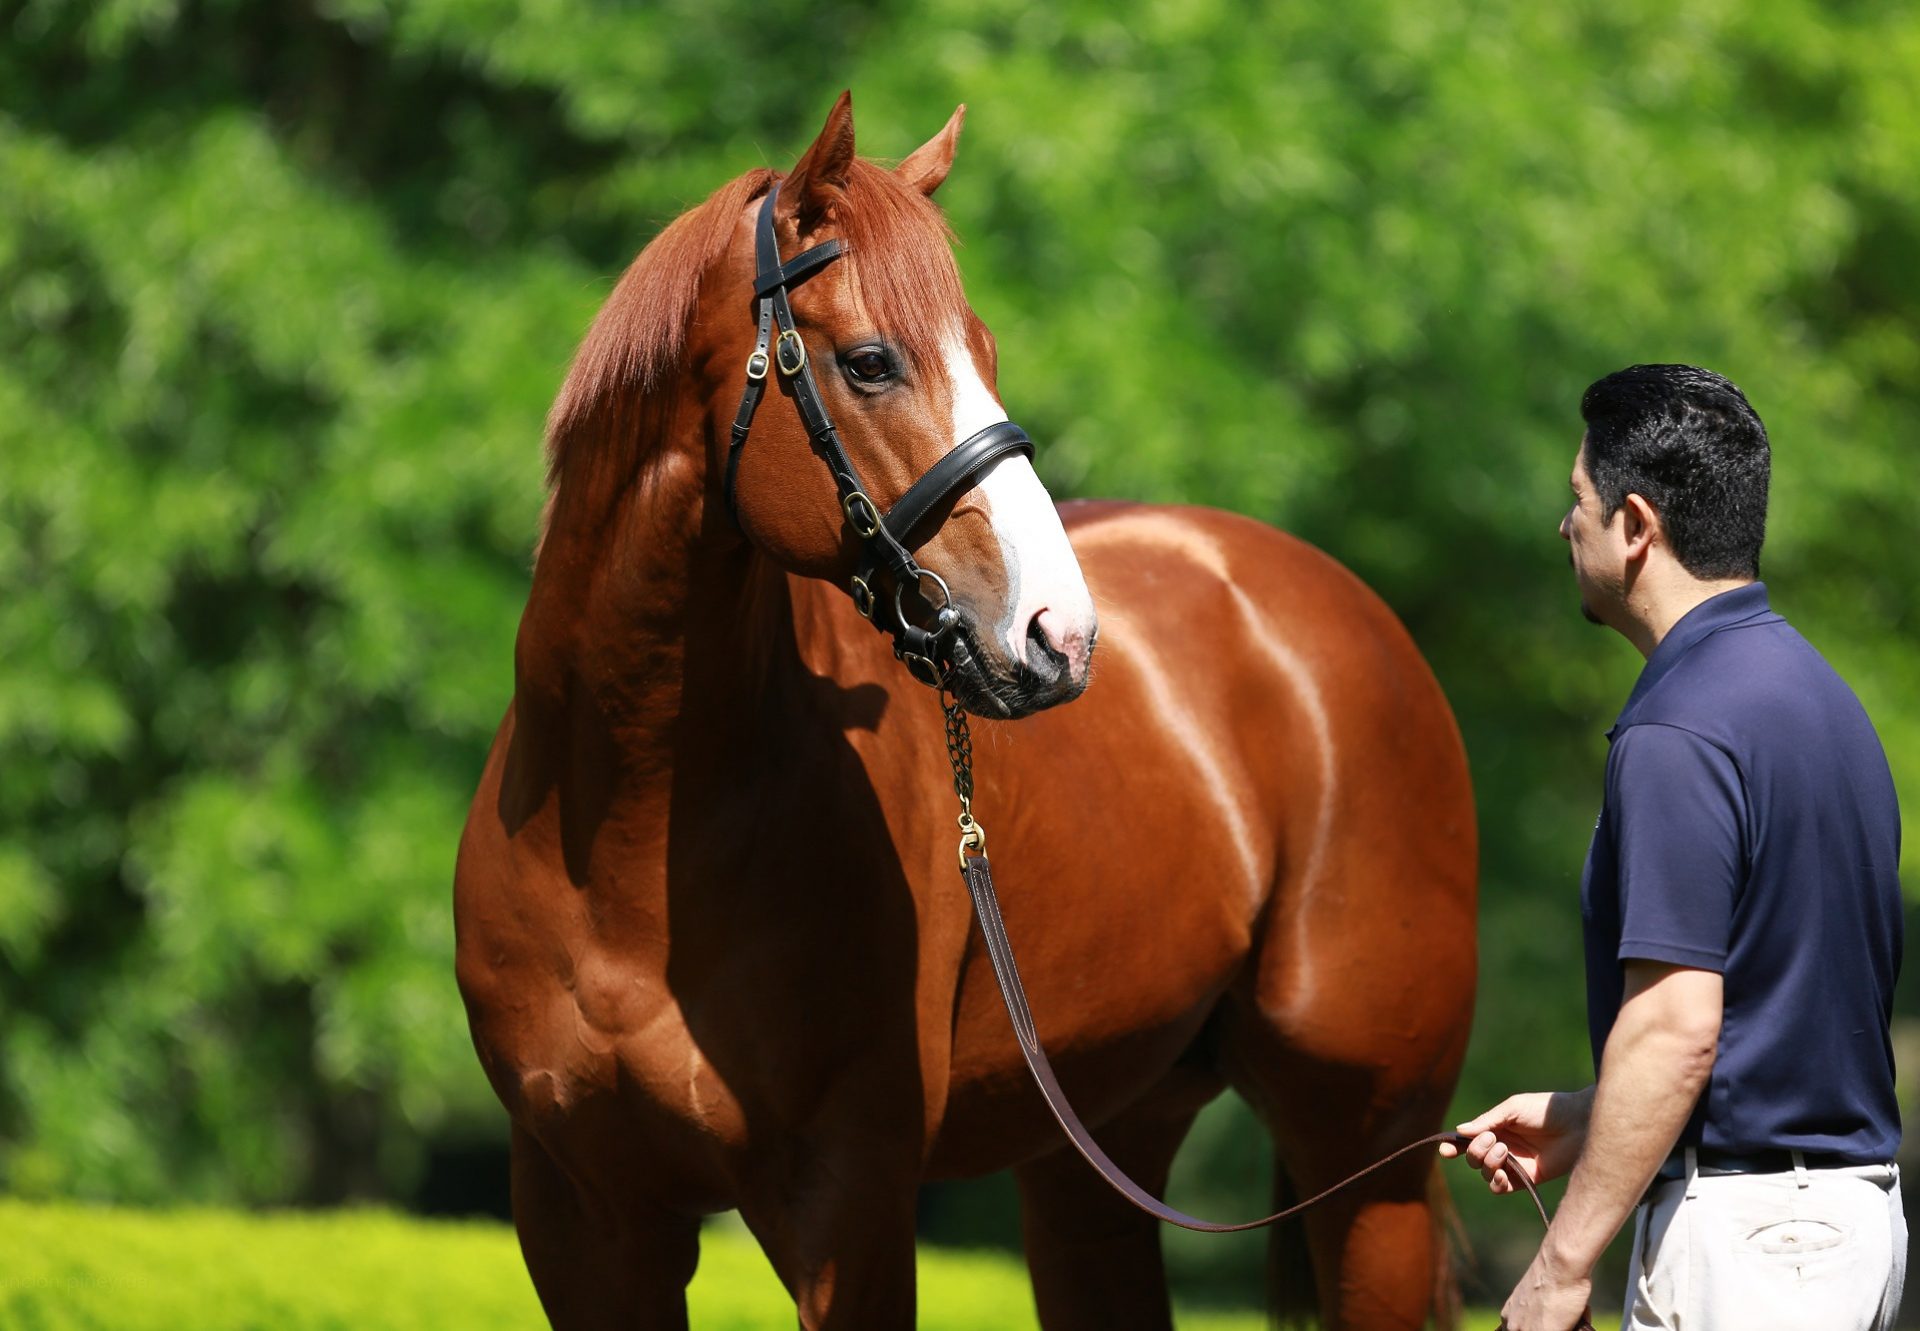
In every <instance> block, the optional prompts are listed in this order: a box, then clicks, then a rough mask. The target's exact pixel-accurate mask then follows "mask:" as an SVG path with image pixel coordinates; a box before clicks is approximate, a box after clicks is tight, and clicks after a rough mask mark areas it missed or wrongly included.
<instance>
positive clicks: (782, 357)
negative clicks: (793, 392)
mask: <svg viewBox="0 0 1920 1331" xmlns="http://www.w3.org/2000/svg"><path fill="white" fill-rule="evenodd" d="M789 346H791V347H792V348H793V352H792V354H791V356H789V354H788V352H787V348H788V347H789ZM773 358H774V359H775V360H777V361H779V362H780V373H782V374H784V375H786V376H787V377H788V378H789V379H791V378H792V377H793V376H794V375H796V374H798V373H800V371H801V370H803V369H805V368H806V365H807V344H806V343H805V342H802V341H801V340H800V334H799V333H798V332H796V331H795V330H793V329H791V328H782V329H781V330H780V338H779V340H778V341H776V342H775V343H774V344H773Z"/></svg>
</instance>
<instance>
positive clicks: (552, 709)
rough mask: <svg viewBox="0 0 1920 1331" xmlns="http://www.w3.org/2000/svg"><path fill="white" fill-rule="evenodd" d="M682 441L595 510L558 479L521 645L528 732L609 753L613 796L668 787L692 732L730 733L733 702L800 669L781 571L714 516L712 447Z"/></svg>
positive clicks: (714, 736) (728, 737)
mask: <svg viewBox="0 0 1920 1331" xmlns="http://www.w3.org/2000/svg"><path fill="white" fill-rule="evenodd" d="M683 442H684V443H685V444H686V446H685V447H680V448H671V449H664V450H662V451H661V452H660V453H658V454H657V455H656V456H655V457H654V458H653V459H652V460H650V461H648V462H647V463H644V464H643V465H642V466H641V467H640V468H639V475H638V476H637V478H636V479H635V480H634V481H633V482H632V483H631V484H629V485H628V486H626V487H625V489H624V490H623V491H622V492H621V493H619V494H618V496H617V497H616V498H614V499H613V501H612V502H610V503H607V504H604V505H601V506H599V507H598V509H597V510H595V509H594V508H593V507H592V506H590V505H588V504H585V503H573V502H571V497H570V496H568V495H567V494H566V493H565V492H564V491H565V485H566V481H565V479H564V478H563V479H562V482H561V486H562V490H561V492H560V493H559V494H557V495H556V500H555V504H554V512H553V517H552V519H551V522H550V525H549V528H548V531H547V535H546V538H545V540H544V541H543V543H542V547H541V551H540V556H539V560H538V563H537V564H536V566H535V570H534V582H533V589H532V592H531V594H530V595H529V598H528V603H527V610H526V613H525V615H524V616H523V618H522V620H521V627H520V638H519V642H518V643H517V645H516V649H515V669H516V682H515V706H516V709H517V712H518V713H519V714H520V716H521V718H522V721H523V727H522V729H523V733H524V731H525V730H527V729H537V731H538V733H539V737H540V741H541V742H543V743H553V744H556V745H559V746H561V747H563V748H565V749H566V750H567V751H568V756H570V757H571V758H572V759H573V760H574V762H575V764H576V765H577V760H578V757H579V755H580V754H583V753H594V754H599V755H601V761H599V762H598V763H596V764H595V767H596V768H597V769H600V770H601V772H602V773H603V775H604V779H605V780H606V781H607V782H608V783H609V784H610V785H611V786H614V787H618V788H620V789H627V790H630V789H633V788H634V787H635V786H636V784H638V785H640V786H644V785H646V784H647V783H650V782H665V781H670V780H671V779H672V777H673V769H674V765H675V761H676V756H677V755H676V745H677V743H678V742H679V741H680V740H681V739H682V737H684V736H687V735H688V734H690V733H691V732H693V731H695V730H698V731H699V732H700V738H701V743H702V744H703V745H709V746H710V745H716V744H717V745H725V744H729V743H732V742H735V741H736V739H737V737H736V736H735V735H732V734H729V733H727V732H728V730H729V729H730V728H735V727H739V726H741V725H742V724H744V723H743V721H742V719H741V718H742V716H743V712H744V709H743V708H742V707H741V706H740V703H741V702H742V701H743V700H748V699H759V698H764V697H766V696H767V695H768V693H769V692H770V691H772V690H775V689H777V687H778V684H779V681H780V679H781V678H782V677H783V676H786V675H789V674H794V673H797V672H798V671H799V669H800V667H799V663H798V655H797V652H796V651H795V650H794V647H793V638H792V634H793V629H792V605H791V601H790V599H789V594H788V590H787V583H786V578H785V576H784V574H783V573H782V572H781V571H780V570H779V569H778V568H776V567H774V566H773V565H772V564H771V563H770V562H769V561H768V560H766V559H765V558H764V557H763V556H761V555H760V554H759V553H758V552H757V551H755V550H754V549H753V548H752V547H751V546H749V545H748V544H747V543H746V542H745V541H743V540H741V539H740V537H739V536H738V534H737V532H735V531H734V529H733V528H732V527H731V525H730V524H727V523H725V522H724V521H721V522H716V521H714V520H713V518H712V516H711V515H710V514H709V513H708V511H707V510H708V502H707V501H708V492H707V487H706V476H705V469H704V464H703V463H701V462H697V461H694V459H697V458H700V457H702V456H703V450H702V448H701V447H700V445H699V444H698V442H697V441H694V440H689V441H683ZM535 718H538V720H537V722H536V725H535V726H533V727H526V726H525V725H524V722H526V721H528V720H534V719H535ZM605 793H606V794H607V795H609V796H610V795H611V794H612V793H614V792H613V791H611V790H610V791H608V792H605Z"/></svg>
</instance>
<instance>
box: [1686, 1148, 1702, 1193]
mask: <svg viewBox="0 0 1920 1331" xmlns="http://www.w3.org/2000/svg"><path fill="white" fill-rule="evenodd" d="M1685 1158H1686V1179H1687V1190H1686V1192H1687V1196H1688V1197H1689V1198H1691V1197H1693V1196H1694V1195H1695V1192H1694V1180H1696V1179H1697V1178H1699V1177H1700V1152H1699V1151H1698V1150H1697V1149H1696V1148H1694V1147H1692V1146H1689V1147H1687V1150H1686V1157H1685Z"/></svg>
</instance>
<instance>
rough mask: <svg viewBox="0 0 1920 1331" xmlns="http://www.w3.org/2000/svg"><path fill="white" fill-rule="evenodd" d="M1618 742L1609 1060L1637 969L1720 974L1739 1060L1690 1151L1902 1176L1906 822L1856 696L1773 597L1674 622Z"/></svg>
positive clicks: (1592, 927) (1605, 818)
mask: <svg viewBox="0 0 1920 1331" xmlns="http://www.w3.org/2000/svg"><path fill="white" fill-rule="evenodd" d="M1607 738H1608V741H1609V742H1610V744H1611V748H1610V750H1609V752H1608V754H1607V771H1606V794H1605V799H1604V803H1603V805H1602V807H1601V812H1600V821H1599V822H1598V824H1596V825H1595V827H1594V832H1593V845H1592V847H1591V848H1590V849H1589V850H1588V852H1587V866H1586V873H1585V876H1584V877H1583V879H1582V882H1581V887H1580V905H1581V914H1582V918H1583V921H1584V925H1585V937H1586V956H1587V1022H1588V1027H1589V1034H1590V1035H1591V1037H1592V1040H1593V1057H1594V1064H1595V1066H1596V1067H1598V1065H1599V1063H1600V1058H1601V1052H1602V1050H1603V1049H1604V1048H1605V1047H1606V1042H1607V1034H1608V1032H1610V1031H1611V1030H1612V1029H1613V1022H1614V1018H1615V1017H1616V1016H1617V1015H1618V1014H1619V1010H1620V999H1621V995H1622V993H1623V990H1624V971H1623V969H1622V965H1621V963H1622V962H1625V961H1628V960H1632V959H1635V958H1644V959H1647V960H1652V961H1664V962H1672V963H1674V964H1677V965H1681V966H1693V967H1698V968H1699V969H1701V970H1710V971H1718V972H1719V973H1720V974H1721V975H1723V976H1724V977H1725V994H1726V999H1725V1015H1724V1016H1723V1018H1722V1021H1721V1028H1720V1050H1719V1054H1718V1056H1717V1058H1716V1060H1715V1062H1714V1066H1713V1077H1712V1080H1711V1081H1710V1082H1709V1083H1708V1086H1707V1089H1706V1092H1705V1094H1703V1095H1702V1096H1701V1098H1700V1103H1699V1104H1698V1106H1696V1108H1695V1110H1694V1113H1693V1117H1692V1119H1691V1120H1690V1121H1689V1122H1688V1124H1687V1127H1686V1131H1685V1132H1684V1134H1683V1135H1682V1136H1681V1138H1680V1141H1681V1144H1682V1145H1688V1146H1705V1147H1707V1148H1710V1149H1716V1150H1721V1151H1728V1152H1735V1153H1740V1154H1748V1153H1752V1152H1755V1151H1762V1150H1768V1149H1782V1148H1798V1149H1801V1150H1805V1151H1821V1152H1827V1153H1831V1154H1834V1155H1838V1156H1840V1157H1842V1158H1843V1159H1845V1160H1848V1161H1851V1162H1856V1163H1863V1164H1864V1163H1869V1162H1875V1161H1883V1160H1891V1159H1892V1158H1893V1153H1894V1149H1895V1147H1897V1146H1898V1145H1899V1143H1900V1110H1899V1106H1898V1105H1897V1104H1896V1103H1895V1100H1894V1093H1893V1046H1892V1043H1891V1040H1890V1039H1889V1034H1888V1023H1889V1021H1890V1016H1891V1012H1892V1006H1893V982H1894V976H1895V975H1896V974H1897V973H1898V971H1899V968H1900V941H1901V939H1900V934H1901V903H1900V881H1899V875H1898V868H1899V863H1900V811H1899V807H1898V804H1897V803H1896V800H1895V796H1894V790H1893V777H1892V774H1891V773H1890V772H1889V771H1888V768H1887V757H1886V753H1885V751H1884V750H1883V749H1882V748H1881V747H1880V740H1879V737H1878V736H1877V735H1876V734H1875V733H1874V730H1873V725H1872V723H1871V722H1870V721H1868V720H1867V714H1866V712H1865V710H1864V709H1862V708H1861V706H1860V702H1859V700H1858V699H1857V698H1855V697H1854V695H1853V691H1852V690H1851V689H1849V688H1848V687H1847V685H1846V682H1845V681H1844V680H1842V679H1841V678H1840V676H1838V675H1837V674H1835V673H1834V672H1833V668H1832V667H1831V666H1829V665H1828V664H1827V663H1826V661H1825V660H1824V659H1823V658H1822V657H1821V655H1820V654H1819V653H1818V652H1816V651H1814V649H1813V648H1812V647H1811V646H1810V645H1809V644H1808V643H1807V641H1806V639H1804V638H1802V637H1801V636H1800V635H1799V634H1798V633H1796V632H1795V631H1794V630H1793V628H1792V627H1791V626H1789V625H1788V623H1787V622H1786V620H1784V619H1782V618H1781V617H1780V616H1779V615H1777V614H1774V613H1773V611H1772V610H1771V609H1770V608H1769V607H1768V605H1767V589H1766V587H1765V585H1764V584H1762V583H1757V582H1756V583H1751V584H1749V585H1747V586H1745V587H1739V588H1736V589H1734V590H1733V591H1730V592H1722V593H1721V594H1720V595H1718V596H1715V597H1712V598H1710V599H1709V600H1707V601H1704V602H1702V603H1701V604H1700V605H1698V606H1696V607H1695V608H1694V609H1693V610H1692V611H1690V612H1688V614H1687V615H1686V616H1685V617H1684V618H1682V619H1681V620H1680V622H1679V623H1678V624H1675V625H1674V626H1673V629H1672V630H1671V631H1670V632H1669V633H1668V634H1667V636H1666V637H1665V638H1664V639H1662V640H1661V642H1660V645H1659V646H1658V647H1656V648H1655V649H1654V651H1653V654H1652V655H1651V656H1650V657H1648V659H1647V664H1646V668H1645V669H1644V670H1642V671H1641V673H1640V679H1639V682H1638V683H1636V684H1635V685H1634V688H1633V693H1632V695H1631V696H1630V697H1629V698H1628V699H1627V705H1626V707H1625V709H1624V710H1623V711H1622V712H1621V713H1620V719H1619V721H1618V722H1617V723H1616V724H1615V725H1614V727H1613V729H1612V730H1610V731H1608V732H1607Z"/></svg>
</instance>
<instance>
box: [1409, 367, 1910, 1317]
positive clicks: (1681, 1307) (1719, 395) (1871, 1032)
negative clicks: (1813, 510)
mask: <svg viewBox="0 0 1920 1331" xmlns="http://www.w3.org/2000/svg"><path fill="white" fill-rule="evenodd" d="M1580 413H1581V415H1582V416H1583V417H1584V418H1585V420H1586V426H1587V429H1586V434H1585V436H1584V438H1583V439H1582V440H1581V446H1580V450H1579V453H1578V456H1577V457H1576V459H1575V461H1574V466H1573V477H1572V481H1573V507H1572V508H1571V509H1570V510H1569V511H1568V513H1567V515H1566V517H1565V518H1564V519H1562V520H1561V523H1560V535H1561V536H1562V537H1563V538H1564V539H1565V540H1566V541H1567V543H1568V546H1569V547H1570V551H1571V562H1572V564H1573V570H1574V577H1575V580H1576V581H1577V582H1578V584H1579V588H1580V596H1581V611H1582V613H1583V614H1584V615H1585V616H1586V617H1587V618H1588V619H1589V620H1591V621H1593V622H1594V623H1596V624H1603V625H1605V626H1607V627H1608V628H1611V629H1613V630H1615V631H1616V632H1618V633H1620V634H1622V635H1623V636H1625V637H1626V638H1627V639H1628V640H1629V641H1630V642H1632V643H1633V645H1634V646H1635V647H1637V648H1639V649H1640V652H1641V654H1642V655H1643V656H1645V657H1646V658H1647V664H1646V667H1645V668H1644V669H1643V670H1642V671H1641V674H1640V678H1639V681H1638V682H1637V683H1636V684H1635V685H1634V689H1633V693H1632V694H1631V696H1630V697H1629V698H1628V699H1627V704H1626V707H1625V709H1624V710H1623V711H1622V712H1621V713H1620V719H1619V721H1618V722H1617V723H1616V724H1615V726H1614V728H1613V729H1612V730H1611V731H1609V732H1608V740H1609V741H1610V744H1611V748H1610V751H1609V753H1608V757H1607V767H1606V780H1605V789H1604V796H1603V802H1602V805H1601V811H1600V818H1599V821H1598V823H1597V824H1596V825H1595V827H1594V834H1593V843H1592V846H1591V848H1590V849H1589V850H1588V853H1587V864H1586V873H1585V876H1584V879H1583V881H1582V884H1581V913H1582V917H1583V923H1584V932H1585V941H1586V962H1587V1007H1588V1024H1589V1028H1590V1035H1591V1038H1592V1041H1593V1049H1594V1058H1595V1064H1596V1066H1597V1068H1598V1072H1599V1080H1598V1082H1597V1084H1596V1085H1594V1086H1590V1087H1588V1088H1587V1089H1585V1090H1582V1091H1574V1092H1562V1093H1556V1094H1533V1095H1516V1096H1513V1097H1510V1098H1509V1099H1507V1100H1504V1101H1502V1102H1501V1103H1500V1104H1498V1105H1496V1106H1494V1107H1493V1108H1492V1109H1490V1110H1488V1111H1487V1112H1486V1113H1484V1114H1482V1115H1480V1116H1479V1117H1478V1118H1476V1119H1474V1120H1472V1121H1471V1122H1468V1123H1463V1124H1461V1125H1460V1131H1461V1132H1462V1133H1464V1134H1467V1135H1468V1136H1470V1137H1472V1138H1473V1140H1472V1142H1471V1144H1470V1145H1469V1146H1468V1147H1467V1150H1466V1155H1467V1158H1468V1159H1469V1160H1470V1161H1472V1163H1473V1164H1474V1165H1475V1166H1477V1167H1478V1168H1479V1169H1480V1170H1481V1172H1482V1173H1484V1174H1485V1175H1486V1176H1487V1178H1488V1180H1489V1182H1490V1183H1491V1186H1492V1188H1493V1190H1494V1191H1495V1192H1507V1191H1510V1190H1511V1188H1512V1186H1513V1185H1512V1183H1511V1181H1510V1180H1509V1179H1508V1177H1507V1173H1506V1167H1507V1166H1509V1165H1510V1164H1518V1165H1520V1166H1522V1167H1524V1168H1526V1169H1527V1170H1528V1171H1529V1172H1531V1173H1532V1174H1533V1175H1534V1177H1536V1178H1552V1177H1555V1176H1557V1175H1560V1174H1563V1173H1566V1172H1567V1171H1568V1170H1569V1169H1571V1171H1572V1175H1573V1177H1572V1179H1571V1180H1570V1182H1569V1183H1568V1185H1567V1192H1566V1197H1565V1199H1564V1200H1563V1201H1562V1202H1561V1205H1560V1209H1559V1213H1558V1214H1557V1215H1556V1216H1555V1217H1554V1221H1553V1225H1552V1227H1551V1228H1550V1229H1549V1230H1548V1233H1547V1237H1546V1239H1545V1241H1544V1242H1543V1243H1542V1245H1541V1247H1540V1251H1539V1254H1538V1255H1537V1256H1536V1257H1535V1258H1534V1260H1533V1264H1532V1265H1531V1266H1530V1267H1528V1269H1527V1272H1526V1275H1525V1276H1524V1277H1523V1278H1522V1279H1521V1281H1520V1284H1519V1286H1518V1287H1517V1288H1516V1289H1515V1290H1514V1292H1513V1295H1512V1297H1511V1298H1510V1299H1509V1300H1508V1301H1507V1304H1506V1307H1505V1308H1504V1309H1503V1310H1502V1314H1503V1317H1504V1319H1505V1320H1504V1325H1505V1326H1507V1327H1509V1328H1511V1331H1567V1328H1569V1327H1571V1326H1572V1325H1573V1324H1574V1322H1575V1320H1576V1319H1577V1318H1578V1316H1579V1314H1580V1311H1581V1309H1582V1307H1583V1306H1584V1305H1585V1304H1586V1303H1587V1300H1588V1296H1589V1292H1590V1286H1591V1280H1592V1272H1593V1267H1594V1264H1595V1262H1596V1261H1597V1260H1598V1259H1599V1257H1600V1254H1601V1252H1602V1250H1603V1249H1604V1248H1605V1247H1606V1245H1607V1243H1608V1241H1609V1240H1611V1239H1612V1237H1613V1236H1614V1234H1615V1233H1616V1232H1617V1231H1618V1230H1619V1228H1620V1226H1621V1225H1622V1223H1623V1222H1624V1221H1625V1220H1626V1217H1627V1214H1628V1212H1630V1211H1636V1210H1637V1215H1636V1222H1635V1227H1634V1240H1633V1256H1632V1263H1631V1279H1630V1283H1629V1287H1628V1290H1627V1298H1626V1312H1625V1315H1624V1326H1625V1327H1627V1328H1643V1327H1666V1328H1678V1329H1679V1331H1712V1329H1713V1328H1738V1331H1770V1329H1771V1328H1780V1329H1781V1331H1788V1329H1791V1331H1851V1329H1852V1328H1890V1327H1892V1325H1893V1320H1894V1316H1895V1313H1896V1311H1897V1310H1898V1307H1899V1302H1900V1288H1901V1282H1902V1279H1903V1277H1904V1275H1905V1268H1906V1242H1907V1235H1906V1225H1905V1222H1904V1220H1903V1219H1902V1217H1901V1210H1900V1184H1899V1174H1898V1171H1897V1170H1896V1169H1895V1167H1894V1166H1893V1164H1892V1160H1893V1154H1894V1150H1895V1148H1896V1147H1897V1146H1898V1144H1899V1138H1900V1119H1899V1109H1898V1107H1897V1105H1896V1104H1895V1101H1894V1090H1893V1053H1892V1046H1891V1041H1890V1039H1889V1033H1888V1026H1889V1021H1890V1012H1891V1004H1892V997H1893V983H1894V976H1895V974H1896V973H1897V971H1898V969H1899V962H1900V930H1901V910H1900V888H1899V881H1898V877H1897V866H1898V863H1899V855H1900V824H1899V810H1898V808H1897V806H1896V804H1895V798H1894V790H1893V779H1892V776H1891V774H1890V773H1889V771H1888V768H1887V760H1886V755H1885V753H1884V752H1883V751H1882V749H1881V747H1880V742H1879V739H1878V738H1877V737H1876V735H1875V734H1874V731H1873V727H1872V725H1871V723H1870V722H1869V721H1868V720H1867V716H1866V713H1865V712H1864V711H1863V710H1862V709H1861V707H1860V704H1859V702H1858V701H1857V700H1856V699H1855V698H1854V696H1853V693H1852V691H1851V690H1849V689H1848V688H1847V686H1846V684H1845V683H1844V682H1843V681H1842V680H1841V679H1840V677H1839V676H1838V675H1836V674H1834V672H1833V670H1832V669H1831V668H1830V667H1829V666H1828V665H1827V663H1826V662H1825V661H1824V660H1823V659H1822V658H1821V657H1820V655H1819V654H1818V653H1817V652H1815V651H1814V650H1813V648H1812V647H1810V646H1809V645H1808V644H1807V642H1806V640H1805V639H1803V638H1801V637H1800V635H1799V634H1798V633H1796V632H1794V630H1793V629H1792V628H1790V627H1789V626H1788V625H1787V623H1786V621H1785V620H1784V619H1782V618H1781V617H1780V616H1779V615H1777V614H1775V613H1773V612H1772V610H1771V609H1770V608H1769V606H1768V603H1767V590H1766V587H1765V586H1764V585H1763V584H1761V583H1760V582H1758V581H1757V580H1756V579H1757V578H1758V577H1759V559H1760V544H1761V540H1762V538H1763V536H1764V534H1765V529H1766V509H1767V480H1768V471H1769V453H1768V445H1767V435H1766V430H1765V427H1764V426H1762V425H1761V423H1760V418H1759V417H1758V416H1757V415H1755V414H1754V411H1753V408H1752V407H1751V406H1749V405H1748V403H1747V400H1746V398H1745V397H1744V396H1743V395H1742V394H1741V392H1740V390H1739V389H1738V388H1736V387H1734V386H1733V384H1731V383H1729V382H1728V381H1727V380H1726V379H1723V378H1721V377H1720V376H1719V375H1717V374H1713V373H1711V372H1709V371H1707V370H1701V369H1696V368H1694V367H1692V366H1685V365H1636V366H1633V367H1632V368H1630V369H1626V370H1621V371H1620V372H1618V373H1617V374H1611V375H1608V376H1607V377H1606V378H1604V379H1602V380H1600V381H1599V382H1598V383H1596V384H1594V385H1593V386H1592V387H1591V388H1589V389H1588V390H1587V392H1586V395H1585V397H1584V398H1583V399H1582V401H1581V404H1580ZM1443 1153H1445V1154H1448V1155H1452V1154H1455V1152H1454V1151H1453V1150H1452V1149H1451V1148H1443Z"/></svg>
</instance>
